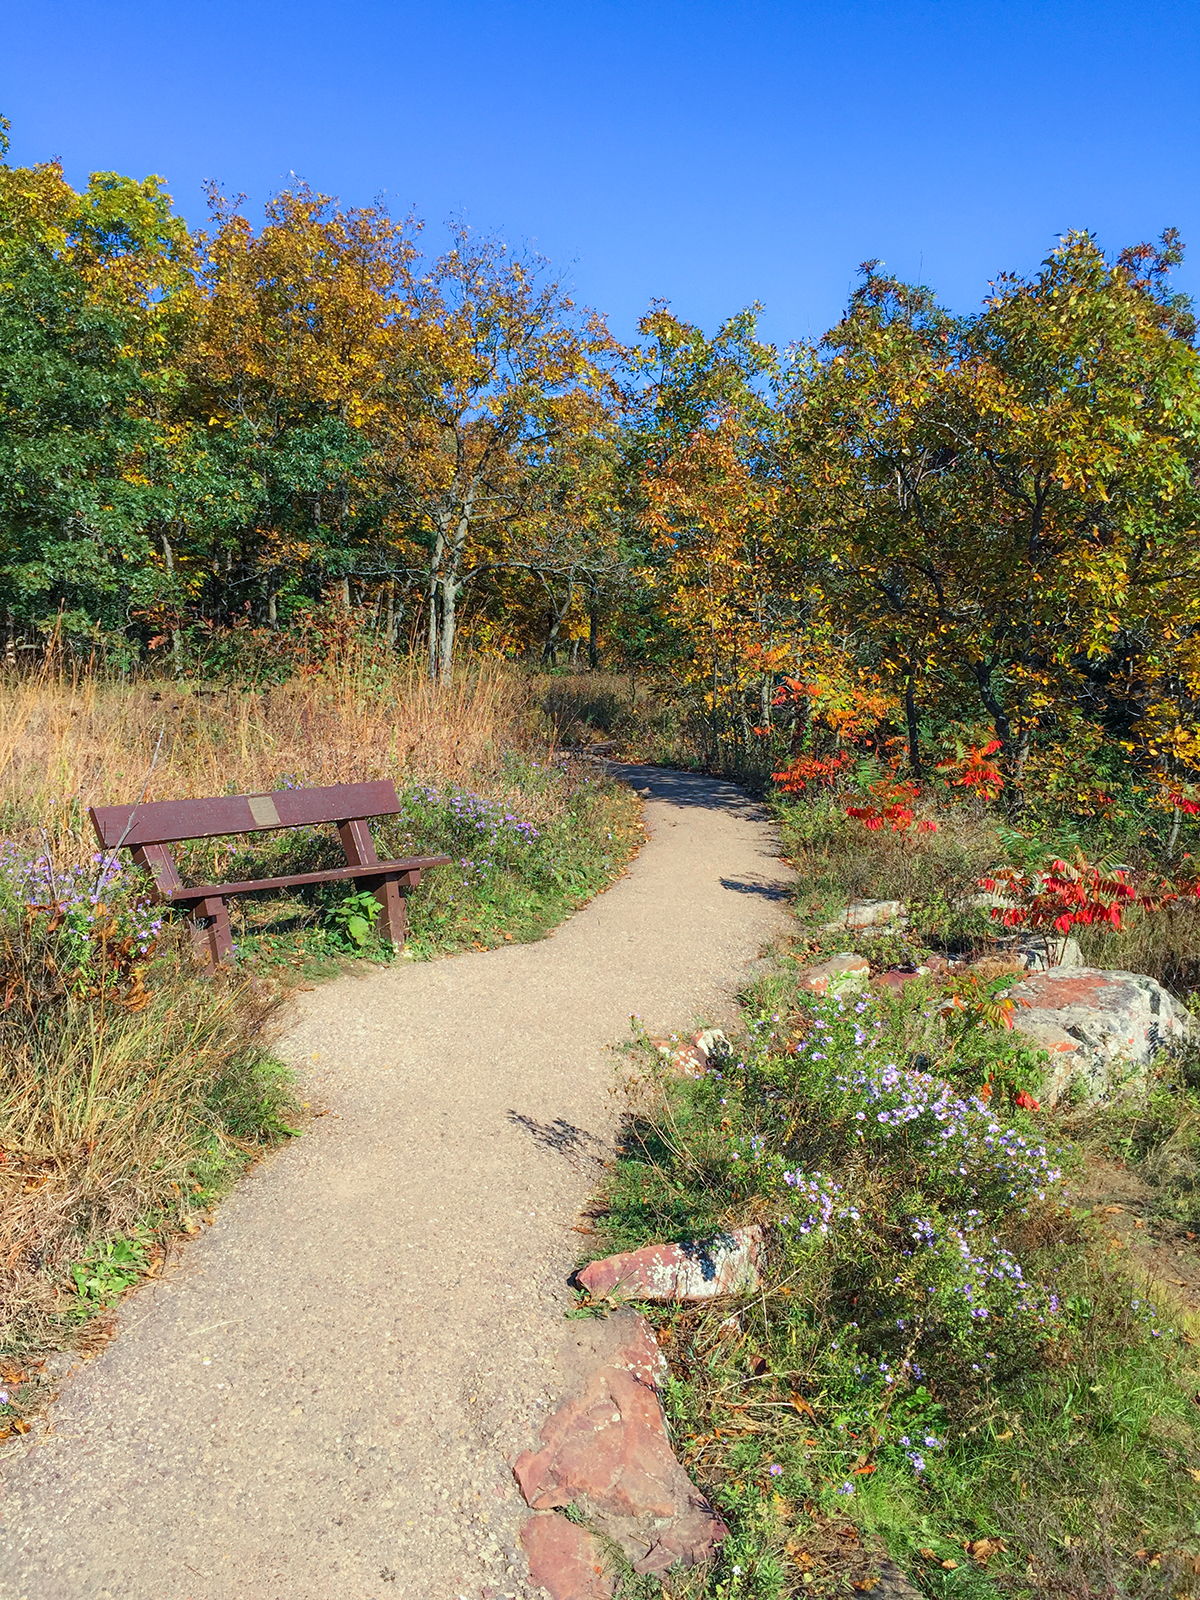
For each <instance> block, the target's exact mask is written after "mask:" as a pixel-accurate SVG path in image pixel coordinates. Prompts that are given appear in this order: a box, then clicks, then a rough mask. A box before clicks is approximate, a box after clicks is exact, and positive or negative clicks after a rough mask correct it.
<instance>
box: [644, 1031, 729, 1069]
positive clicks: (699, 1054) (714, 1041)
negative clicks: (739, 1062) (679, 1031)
mask: <svg viewBox="0 0 1200 1600" xmlns="http://www.w3.org/2000/svg"><path fill="white" fill-rule="evenodd" d="M650 1042H651V1044H653V1045H654V1047H655V1048H656V1049H657V1051H658V1053H659V1055H660V1056H663V1057H665V1059H666V1061H667V1063H668V1064H669V1065H670V1067H671V1068H672V1069H673V1070H674V1071H676V1072H678V1073H681V1074H682V1075H683V1076H684V1077H687V1078H702V1077H703V1076H704V1074H705V1073H706V1072H707V1071H708V1069H709V1067H710V1066H711V1065H712V1064H713V1062H714V1060H717V1059H719V1058H720V1057H722V1056H727V1055H728V1054H729V1052H730V1049H731V1048H732V1047H731V1045H730V1043H729V1039H728V1037H727V1036H726V1034H725V1033H724V1031H723V1030H722V1029H721V1028H704V1029H702V1030H701V1031H700V1032H699V1033H696V1034H693V1035H692V1037H691V1038H690V1039H680V1038H679V1036H678V1035H674V1036H673V1037H672V1038H670V1039H652V1040H651V1041H650Z"/></svg>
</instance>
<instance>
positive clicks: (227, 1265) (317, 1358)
mask: <svg viewBox="0 0 1200 1600" xmlns="http://www.w3.org/2000/svg"><path fill="white" fill-rule="evenodd" d="M618 770H619V771H620V772H621V773H622V774H623V775H625V776H627V777H628V778H629V779H630V781H632V782H633V783H634V784H635V785H636V786H637V787H638V788H639V789H646V788H648V790H649V794H648V797H647V799H646V810H645V816H646V822H647V828H648V835H649V837H648V842H647V844H646V846H645V848H644V849H643V851H642V853H641V855H640V856H639V857H638V859H637V860H636V861H635V862H634V863H633V865H632V867H631V869H630V871H629V873H628V874H627V875H626V876H625V877H624V878H622V879H621V880H620V881H619V882H618V883H617V884H615V885H614V886H613V887H612V888H611V889H609V890H608V892H607V893H606V894H604V895H602V896H600V897H599V898H598V899H597V900H595V901H593V902H592V903H591V904H590V905H588V906H587V907H586V908H585V909H584V910H582V911H581V912H579V913H578V914H577V915H576V916H575V917H573V918H572V919H571V920H570V921H569V922H567V923H565V924H564V925H563V926H562V927H561V928H560V929H559V930H558V931H557V932H556V933H555V934H554V935H553V936H552V937H551V938H549V939H547V940H544V941H543V942H541V943H539V944H531V945H521V946H513V947H508V948H505V949H502V950H492V951H488V952H481V953H478V954H471V955H460V956H456V957H454V958H453V959H449V960H444V961H435V962H429V963H423V964H421V965H401V966H399V967H397V968H395V969H392V970H380V971H378V972H376V973H373V974H372V975H370V976H367V977H343V978H340V979H338V980H336V981H335V982H333V983H329V984H326V985H324V986H322V987H320V988H318V989H315V990H313V991H312V992H310V993H308V994H304V995H302V996H301V997H300V1001H301V1014H300V1016H299V1018H298V1020H297V1021H296V1022H295V1023H294V1025H293V1026H292V1027H291V1029H290V1030H289V1032H288V1035H287V1037H286V1039H285V1041H284V1046H283V1050H284V1053H285V1054H286V1055H287V1056H288V1057H289V1059H291V1060H292V1061H293V1062H295V1063H296V1064H297V1066H299V1067H300V1069H301V1071H302V1073H303V1078H304V1082H305V1094H306V1097H307V1098H309V1099H311V1100H312V1102H313V1103H314V1105H318V1104H319V1105H324V1106H328V1107H329V1110H330V1114H329V1115H328V1116H325V1117H322V1118H320V1119H318V1120H317V1121H315V1122H314V1123H313V1125H312V1127H311V1129H310V1131H308V1132H307V1133H306V1134H305V1136H304V1137H303V1138H302V1139H299V1140H297V1141H296V1142H295V1143H294V1144H292V1145H290V1146H289V1147H288V1148H287V1149H286V1150H285V1151H282V1152H280V1153H279V1154H277V1155H276V1156H274V1157H272V1158H271V1159H270V1160H268V1161H266V1162H264V1163H263V1164H262V1165H261V1166H260V1167H258V1168H257V1169H256V1170H255V1171H254V1172H253V1173H251V1174H250V1175H249V1176H248V1177H247V1178H246V1179H245V1180H244V1181H243V1183H242V1184H241V1185H240V1186H239V1187H238V1189H237V1191H236V1193H235V1194H234V1195H233V1196H232V1197H231V1198H230V1199H229V1200H228V1201H227V1202H226V1204H225V1205H223V1206H222V1207H221V1210H220V1212H219V1214H218V1217H217V1221H216V1223H215V1225H214V1227H213V1228H212V1229H211V1231H209V1232H208V1233H207V1234H206V1235H205V1236H204V1237H203V1238H202V1239H200V1240H198V1241H197V1242H196V1243H194V1244H193V1245H191V1246H189V1247H188V1249H187V1250H186V1252H185V1255H184V1259H183V1264H182V1266H181V1267H180V1268H179V1269H177V1270H176V1271H175V1272H173V1273H172V1274H170V1275H169V1276H168V1277H167V1278H166V1280H165V1281H164V1282H162V1283H161V1284H156V1285H154V1286H148V1287H146V1288H144V1289H142V1290H141V1291H139V1292H138V1293H137V1294H135V1295H133V1296H132V1297H131V1298H130V1299H128V1300H127V1301H126V1302H125V1304H124V1306H123V1307H122V1310H121V1314H120V1327H119V1332H118V1335H117V1337H116V1338H115V1339H113V1341H112V1342H111V1343H110V1344H109V1345H108V1346H107V1348H106V1349H105V1350H104V1352H103V1354H101V1355H100V1356H99V1357H98V1358H97V1359H96V1360H95V1361H93V1362H91V1363H89V1364H88V1365H87V1366H85V1367H83V1368H82V1369H81V1370H80V1371H79V1372H78V1373H77V1374H76V1375H75V1376H74V1377H72V1378H71V1379H70V1380H68V1382H67V1383H66V1385H65V1386H64V1389H63V1392H62V1394H61V1397H60V1398H59V1400H58V1402H57V1403H56V1405H55V1407H54V1408H53V1411H52V1427H51V1431H50V1432H49V1434H48V1435H47V1436H46V1437H45V1438H44V1439H42V1440H41V1441H40V1442H38V1443H36V1444H33V1445H29V1444H23V1445H21V1446H20V1447H18V1448H17V1449H16V1450H15V1451H14V1452H12V1453H10V1454H9V1455H8V1456H7V1457H6V1458H5V1459H4V1461H3V1463H2V1464H0V1465H2V1471H3V1498H2V1499H0V1597H3V1600H85V1597H86V1600H92V1597H109V1596H111V1597H113V1600H118V1597H120V1600H125V1597H130V1600H134V1597H136V1600H399V1597H401V1596H407V1597H409V1600H455V1597H457V1596H468V1597H469V1600H478V1597H483V1600H491V1597H499V1596H503V1595H511V1596H525V1595H527V1594H528V1593H529V1592H530V1591H529V1590H528V1587H527V1585H526V1584H525V1582H524V1581H523V1578H522V1576H521V1574H522V1573H523V1572H524V1562H523V1559H522V1558H521V1556H520V1555H519V1553H518V1549H517V1545H516V1536H517V1531H518V1529H519V1527H520V1523H521V1520H522V1516H521V1512H522V1507H521V1504H520V1501H519V1499H518V1497H517V1494H516V1490H515V1488H514V1486H513V1482H512V1478H511V1475H510V1472H509V1469H508V1462H509V1461H510V1460H512V1458H513V1457H514V1456H515V1455H516V1454H517V1452H518V1451H520V1450H521V1449H522V1448H524V1447H525V1446H526V1445H528V1444H530V1443H531V1442H532V1441H533V1438H534V1436H535V1434H536V1432H537V1429H538V1426H539V1425H540V1421H541V1419H542V1416H543V1415H544V1413H545V1410H546V1408H547V1407H548V1406H549V1405H551V1404H552V1403H553V1401H554V1399H555V1398H556V1396H555V1394H554V1392H553V1389H554V1376H553V1370H554V1368H553V1363H554V1356H555V1352H556V1350H557V1348H558V1345H559V1342H560V1340H561V1336H562V1322H561V1318H562V1313H563V1310H564V1307H565V1305H566V1304H567V1303H568V1301H569V1298H570V1297H569V1295H568V1292H567V1290H566V1286H565V1279H566V1277H567V1274H568V1273H569V1271H570V1270H571V1268H572V1266H573V1265H574V1263H575V1260H576V1259H577V1256H578V1254H579V1250H580V1246H581V1244H582V1240H581V1237H580V1235H579V1234H577V1233H575V1232H573V1225H574V1223H575V1220H576V1216H577V1210H578V1208H579V1206H580V1205H582V1204H583V1203H584V1201H585V1200H586V1199H587V1197H588V1195H589V1193H590V1192H591V1191H592V1189H593V1188H594V1185H595V1182H596V1179H597V1175H598V1172H599V1166H600V1162H601V1161H602V1160H603V1159H604V1157H605V1155H606V1153H607V1152H608V1150H609V1149H610V1142H609V1141H610V1140H611V1138H612V1135H613V1132H614V1128H615V1125H616V1119H617V1114H618V1110H619V1106H618V1101H617V1098H616V1096H615V1094H614V1092H613V1091H614V1083H615V1078H614V1064H615V1061H616V1058H615V1057H614V1055H613V1053H612V1051H611V1048H610V1046H611V1045H612V1044H613V1043H614V1042H618V1041H620V1040H621V1039H623V1038H625V1037H627V1036H628V1029H629V1018H630V1014H631V1013H632V1012H637V1013H638V1014H640V1015H641V1016H642V1017H643V1019H644V1020H645V1022H646V1024H647V1026H648V1027H650V1028H651V1030H652V1031H653V1030H663V1031H666V1030H669V1029H671V1028H673V1027H685V1026H689V1025H690V1024H692V1023H693V1022H720V1021H723V1020H727V1019H728V1018H729V1014H730V1012H731V1009H732V1003H731V989H732V988H733V987H734V986H735V985H736V982H737V979H738V976H739V974H740V973H742V972H744V970H745V967H746V965H747V963H748V962H749V961H750V960H752V959H753V958H754V957H755V956H756V955H758V953H759V951H760V948H761V946H762V945H763V944H764V943H765V942H767V941H769V940H770V939H771V938H772V937H773V936H774V935H775V934H776V933H778V932H779V931H780V930H781V928H782V926H783V923H784V912H783V908H782V906H781V904H780V901H781V900H782V899H783V898H784V896H785V894H786V889H785V887H784V885H785V884H786V881H787V878H788V873H787V870H786V868H784V867H783V865H782V864H781V863H780V862H779V861H778V860H777V858H776V856H775V854H774V846H773V843H772V837H771V832H770V829H769V827H768V826H767V824H766V821H765V819H764V817H763V815H762V813H761V811H760V809H759V808H758V807H756V806H754V805H753V804H752V803H750V802H748V801H747V800H746V799H745V798H744V797H743V796H742V795H740V794H739V792H738V791H737V790H735V789H733V788H731V787H730V786H729V785H727V784H720V783H715V782H711V781H709V780H706V779H703V778H698V777H694V776H691V775H686V774H682V773H674V772H663V771H658V770H655V769H653V768H638V767H628V768H621V769H618ZM540 1592H541V1591H538V1593H539V1594H540Z"/></svg>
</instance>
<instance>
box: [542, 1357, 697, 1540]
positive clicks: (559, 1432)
mask: <svg viewBox="0 0 1200 1600" xmlns="http://www.w3.org/2000/svg"><path fill="white" fill-rule="evenodd" d="M541 1439H542V1445H541V1448H540V1449H539V1450H536V1451H533V1450H526V1451H525V1452H524V1453H523V1454H522V1455H520V1456H519V1457H518V1458H517V1461H516V1463H515V1465H514V1468H513V1471H514V1473H515V1474H516V1478H517V1482H518V1484H519V1485H520V1488H521V1493H522V1494H523V1495H524V1496H525V1500H526V1502H527V1503H528V1504H529V1505H530V1506H531V1507H532V1508H533V1509H534V1510H535V1511H549V1510H553V1509H554V1508H556V1507H558V1506H566V1505H571V1504H578V1505H580V1506H581V1507H582V1508H583V1510H584V1512H585V1513H586V1514H587V1515H588V1517H589V1519H590V1520H591V1521H593V1522H594V1523H595V1524H596V1526H597V1527H599V1528H600V1530H601V1531H602V1532H604V1533H607V1534H608V1535H609V1536H610V1537H611V1538H614V1539H616V1540H617V1542H618V1543H619V1544H620V1545H621V1548H622V1549H623V1550H624V1551H625V1553H626V1555H627V1556H629V1558H630V1560H631V1561H632V1563H633V1567H634V1570H635V1571H636V1572H666V1571H667V1570H668V1568H670V1567H671V1566H672V1565H673V1564H674V1563H675V1562H677V1561H679V1562H682V1563H683V1564H684V1565H685V1566H696V1565H698V1564H699V1563H700V1562H702V1561H706V1560H708V1558H709V1557H710V1556H711V1555H712V1553H713V1551H714V1550H715V1549H716V1547H717V1545H718V1544H719V1543H720V1542H721V1540H722V1539H723V1538H724V1537H725V1534H726V1531H727V1530H726V1528H725V1525H724V1523H723V1522H722V1521H721V1519H720V1518H719V1517H718V1516H717V1515H716V1513H715V1512H714V1511H713V1510H712V1508H711V1507H710V1506H709V1504H708V1502H707V1501H706V1500H705V1499H704V1497H703V1495H701V1494H700V1492H699V1490H698V1489H697V1488H696V1487H695V1485H694V1484H693V1483H692V1481H691V1479H690V1478H689V1477H688V1475H687V1473H686V1472H685V1471H684V1470H683V1468H682V1467H681V1466H680V1464H679V1462H678V1461H677V1460H676V1459H675V1454H674V1452H673V1450H672V1449H671V1446H670V1443H669V1441H668V1439H667V1430H666V1421H665V1418H664V1417H663V1410H662V1406H661V1405H660V1404H659V1400H658V1396H657V1394H656V1392H655V1391H654V1389H653V1388H651V1387H650V1386H649V1385H647V1384H645V1383H642V1382H640V1381H639V1380H638V1379H637V1378H636V1377H634V1375H633V1373H632V1372H629V1371H625V1370H623V1369H621V1368H617V1367H599V1368H597V1369H596V1370H595V1371H593V1372H592V1374H591V1375H590V1377H589V1379H588V1381H587V1383H586V1384H585V1385H584V1387H583V1389H582V1391H581V1392H580V1393H578V1394H576V1395H574V1396H573V1397H571V1398H570V1399H568V1400H567V1401H566V1402H565V1403H564V1404H563V1405H562V1406H561V1407H560V1408H559V1410H558V1411H556V1412H555V1414H554V1415H553V1416H552V1417H550V1418H549V1419H548V1420H547V1421H546V1423H545V1424H544V1425H543V1427H542V1431H541Z"/></svg>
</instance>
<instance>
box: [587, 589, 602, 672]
mask: <svg viewBox="0 0 1200 1600" xmlns="http://www.w3.org/2000/svg"><path fill="white" fill-rule="evenodd" d="M599 665H600V607H599V604H598V603H597V600H596V596H595V595H594V594H593V595H592V599H591V604H590V605H589V606H588V666H589V667H591V669H592V671H593V672H595V670H596V668H597V667H598V666H599Z"/></svg>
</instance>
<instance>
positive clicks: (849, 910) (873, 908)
mask: <svg viewBox="0 0 1200 1600" xmlns="http://www.w3.org/2000/svg"><path fill="white" fill-rule="evenodd" d="M906 910H907V908H906V907H905V905H904V903H903V902H902V901H900V900H851V902H850V904H849V905H848V906H847V907H846V909H845V911H843V912H842V914H841V916H840V917H838V918H837V920H836V921H834V922H828V923H826V924H825V927H824V929H823V930H822V931H823V932H825V933H840V932H841V931H842V929H844V928H879V927H883V926H885V925H886V924H888V923H903V922H905V921H907V917H906Z"/></svg>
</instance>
